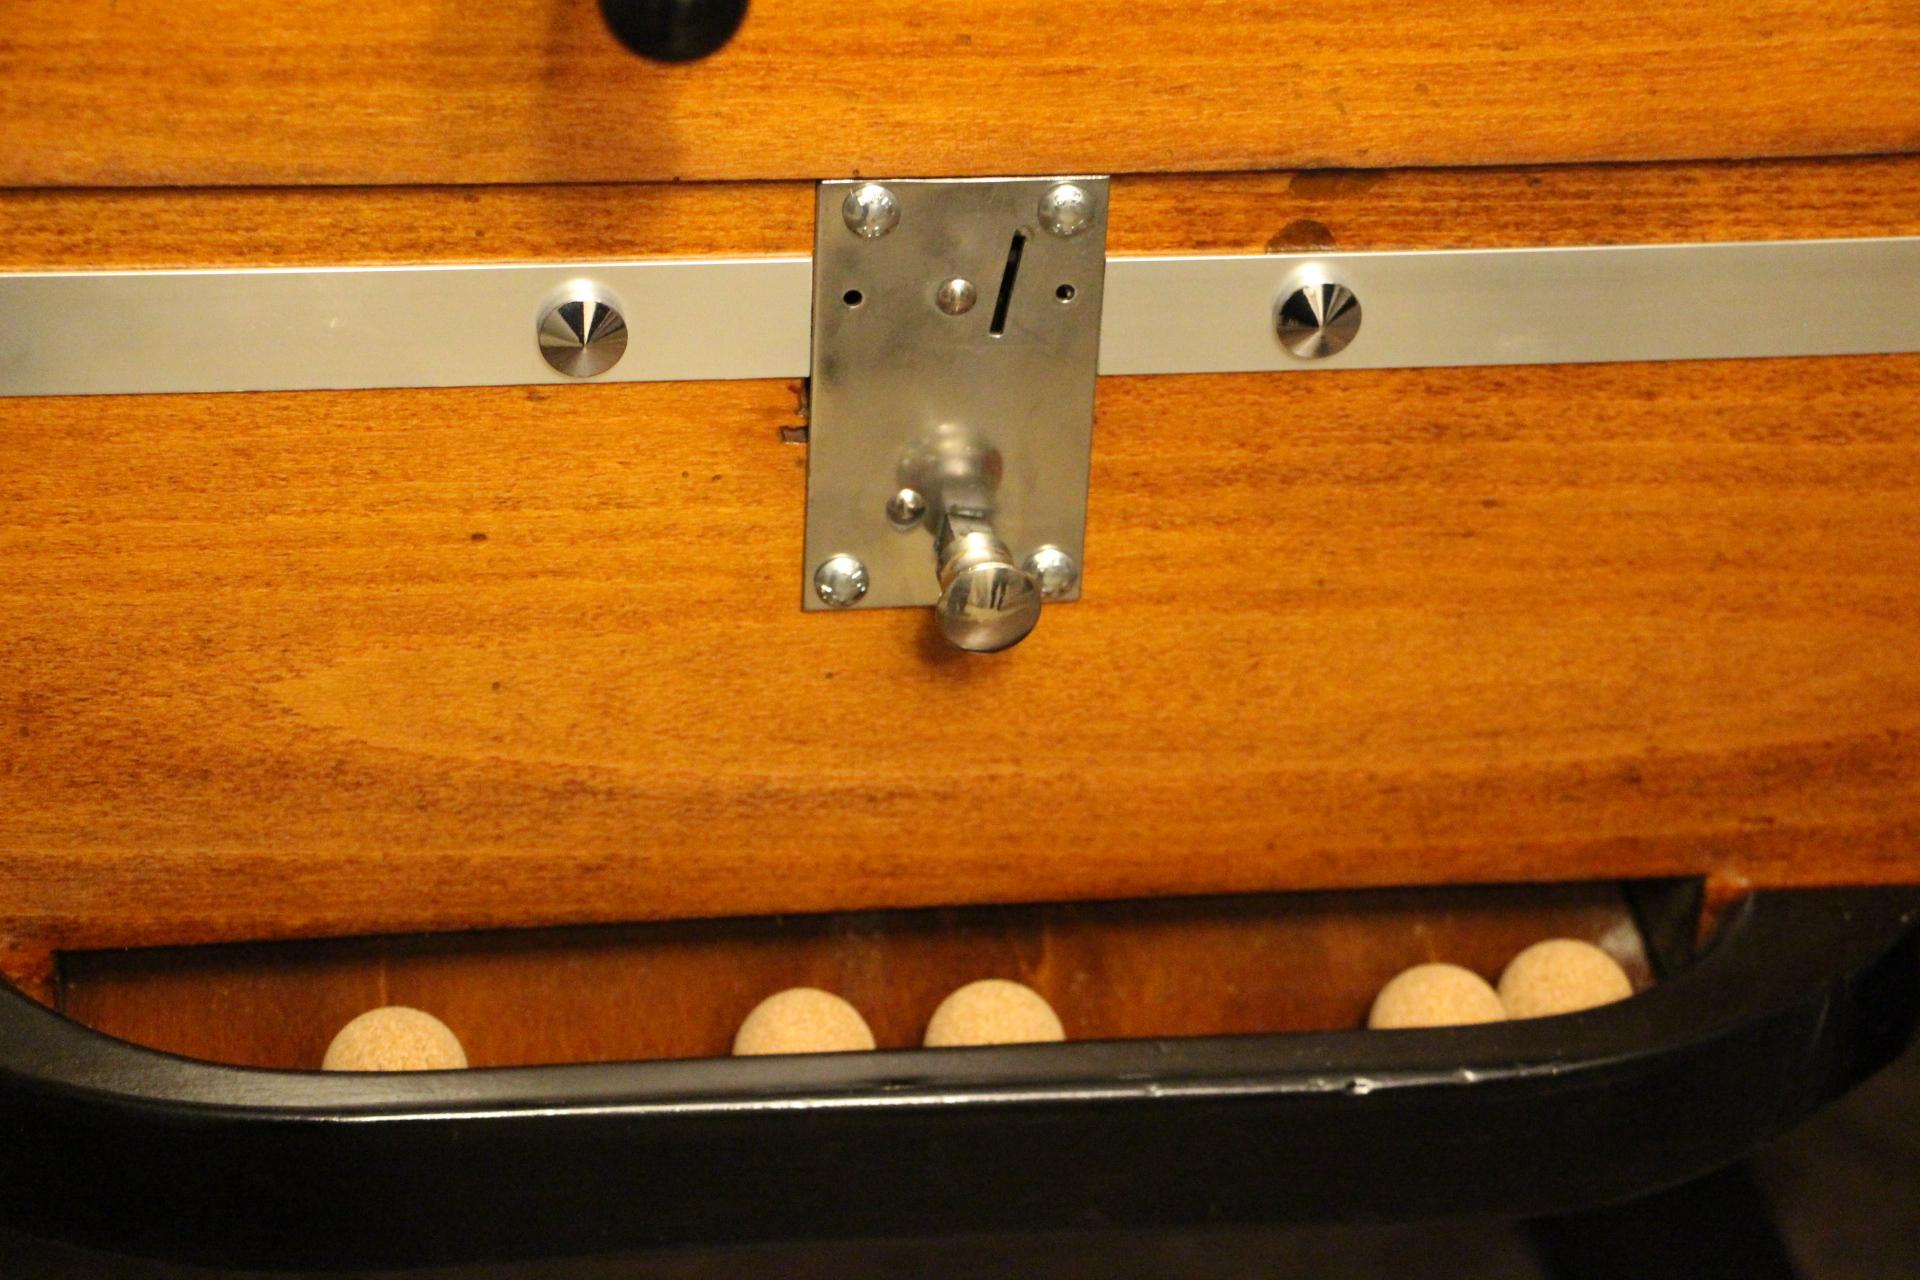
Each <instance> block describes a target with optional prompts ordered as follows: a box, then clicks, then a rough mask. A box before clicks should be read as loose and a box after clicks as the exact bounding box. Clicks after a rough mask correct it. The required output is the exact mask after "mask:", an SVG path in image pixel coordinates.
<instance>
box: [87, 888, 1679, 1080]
mask: <svg viewBox="0 0 1920 1280" xmlns="http://www.w3.org/2000/svg"><path fill="white" fill-rule="evenodd" d="M1550 937H1573V938H1581V939H1584V940H1587V941H1590V942H1594V943H1598V944H1600V945H1602V946H1604V947H1606V949H1607V950H1609V951H1610V952H1612V953H1613V954H1614V955H1615V956H1616V957H1617V958H1618V959H1619V960H1620V961H1621V962H1622V963H1623V964H1624V965H1625V966H1626V968H1627V970H1628V972H1629V974H1630V976H1631V977H1632V978H1633V979H1634V983H1635V985H1636V987H1644V986H1645V985H1647V983H1648V981H1649V980H1650V979H1649V975H1648V969H1647V963H1646V956H1645V952H1644V949H1643V947H1642V944H1641V940H1640V936H1639V934H1638V933H1637V932H1636V930H1635V929H1634V925H1633V921H1632V917H1631V916H1630V915H1629V913H1628V912H1627V910H1626V907H1625V905H1624V903H1623V902H1622V901H1621V898H1620V895H1619V892H1618V891H1617V890H1616V889H1614V888H1613V887H1612V886H1609V885H1562V886H1529V887H1526V888H1519V889H1515V888H1482V889H1471V890H1458V889H1453V890H1448V889H1441V890H1417V891H1405V890H1399V891H1387V892H1371V893H1325V894H1289V895H1284V896H1270V897H1250V898H1198V899H1186V900H1183V901H1177V902H1175V901H1162V902H1124V903H1101V904H1086V905H1058V906H1041V907H991V908H974V909H969V910H959V911H955V910H940V911H914V912H871V913H861V914H847V915H832V916H788V917H780V918H770V919H760V920H725V921H700V922H687V923H677V924H664V925H647V926H641V927H638V928H634V927H624V928H603V929H576V930H551V931H520V932H516V933H509V934H471V935H461V936H452V937H440V938H422V937H414V938H371V939H356V940H352V941H343V942H319V943H312V942H306V943H280V944H265V945H262V944H252V945H242V946H228V947H202V948H183V949H162V950H153V951H114V952H86V953H80V954H69V955H67V956H64V957H63V958H62V963H61V968H62V977H63V1004H62V1008H63V1011H64V1012H65V1013H66V1014H67V1015H68V1016H69V1017H72V1018H74V1019H76V1020H77V1021H79V1022H81V1023H84V1024H86V1025H87V1026H91V1027H94V1028H95V1029H97V1030H100V1031H105V1032H107V1033H109V1034H111V1035H116V1036H119V1037H121V1038H122V1039H126V1040H132V1041H134V1042H136V1043H139V1044H145V1045H149V1046H151V1047H154V1048H159V1049H166V1050H168V1051H170V1052H173V1053H181V1054H186V1055H187V1056H189V1057H197V1058H206V1059H211V1060H214V1061H220V1062H234V1063H240V1064H243V1065H247V1066H261V1067H290V1068H296V1069H301V1068H305V1069H311V1068H314V1067H317V1066H318V1065H319V1064H320V1059H321V1057H322V1055H323V1054H324V1053H325V1052H326V1047H327V1042H328V1041H329V1040H330V1039H331V1038H332V1037H333V1033H334V1032H335V1031H337V1030H339V1028H340V1027H341V1026H343V1025H345V1023H346V1022H347V1020H348V1019H350V1018H352V1017H354V1016H355V1015H357V1014H359V1013H361V1012H363V1011H365V1010H367V1009H371V1008H374V1007H376V1006H378V1005H382V1004H405V1005H411V1006H413V1007H415V1008H420V1009H426V1010H429V1011H431V1012H432V1013H434V1014H436V1015H437V1016H439V1017H440V1018H442V1019H444V1020H445V1021H446V1022H447V1023H448V1024H449V1025H450V1026H452V1027H453V1028H454V1029H455V1031H456V1033H457V1034H458V1035H459V1036H460V1039H461V1041H462V1043H463V1044H464V1045H465V1047H466V1050H467V1055H468V1059H469V1061H470V1062H471V1063H472V1065H474V1066H520V1065H530V1064H536V1063H551V1062H599V1061H622V1060H645V1059H655V1058H694V1057H712V1056H718V1055H724V1054H726V1053H727V1052H729V1050H730V1049H731V1046H732V1044H733V1033H734V1031H735V1030H736V1029H737V1028H738V1027H739V1025H740V1021H741V1019H743V1018H744V1017H746V1015H747V1012H748V1011H749V1010H751V1009H752V1008H753V1006H754V1005H755V1004H757V1003H758V1002H759V1001H760V1000H761V999H763V998H764V997H766V996H769V995H771V994H773V993H774V992H775V991H779V990H783V989H785V988H787V987H792V986H815V987H820V988H823V989H825V990H829V991H833V992H835V993H837V994H839V995H841V996H843V997H845V998H846V999H847V1000H849V1001H851V1002H852V1003H853V1005H854V1007H856V1008H857V1009H859V1010H860V1011H861V1014H862V1015H863V1016H864V1017H865V1018H866V1019H867V1022H868V1025H869V1026H871V1027H872V1028H873V1031H874V1038H875V1039H876V1040H877V1041H878V1043H879V1044H880V1046H881V1047H882V1048H889V1049H891V1048H907V1047H911V1046H915V1045H918V1044H919V1043H920V1039H921V1035H922V1033H923V1031H924V1030H925V1028H926V1023H927V1018H928V1017H929V1016H930V1015H931V1014H932V1013H933V1010H934V1008H935V1006H937V1005H938V1004H939V1003H940V1001H941V999H942V998H943V997H945V996H946V994H947V993H948V992H950V991H952V990H954V989H955V988H956V987H958V986H960V985H962V984H963V983H967V982H971V981H973V980H975V979H976V978H985V977H996V978H1010V979H1013V980H1014V981H1017V982H1024V983H1026V984H1028V985H1029V986H1031V987H1033V988H1034V989H1035V990H1037V991H1039V992H1040V993H1041V994H1042V995H1044V996H1046V997H1047V999H1048V1000H1049V1001H1050V1002H1051V1003H1052V1004H1053V1006H1054V1008H1055V1009H1056V1011H1058V1012H1059V1014H1060V1016H1061V1018H1062V1020H1063V1022H1064V1023H1065V1025H1066V1028H1067V1034H1068V1035H1069V1036H1070V1037H1071V1038H1073V1039H1076V1040H1096V1039H1132V1038H1139V1037H1150V1036H1194V1035H1220V1034H1240V1033H1248V1032H1262V1031H1307V1030H1331V1029H1336V1028H1347V1027H1355V1026H1359V1025H1360V1024H1361V1023H1362V1022H1363V1021H1364V1020H1365V1018H1366V1012H1367V1009H1368V1007H1369V1006H1370V1005H1371V1004H1372V1002H1373V997H1374V995H1375V994H1376V993H1377V992H1378V991H1379V989H1380V987H1381V986H1382V985H1384V984H1385V983H1386V981H1387V979H1388V978H1390V977H1392V976H1393V975H1394V974H1396V973H1398V972H1399V971H1400V970H1402V969H1404V968H1407V967H1408V966H1410V965H1415V964H1423V963H1426V962H1428V961H1433V960H1441V961H1445V962H1447V963H1450V964H1459V965H1464V966H1466V967H1467V968H1469V969H1473V970H1475V971H1476V972H1478V973H1481V974H1482V975H1484V976H1485V977H1486V978H1487V979H1488V980H1489V981H1494V980H1496V979H1498V977H1499V974H1500V970H1501V969H1502V968H1503V967H1505V965H1506V963H1507V961H1508V960H1510V959H1512V958H1513V956H1515V955H1516V954H1518V953H1519V952H1520V951H1521V950H1522V949H1523V948H1525V947H1528V946H1531V945H1532V944H1533V943H1535V942H1539V941H1541V940H1542V939H1545V938H1550Z"/></svg>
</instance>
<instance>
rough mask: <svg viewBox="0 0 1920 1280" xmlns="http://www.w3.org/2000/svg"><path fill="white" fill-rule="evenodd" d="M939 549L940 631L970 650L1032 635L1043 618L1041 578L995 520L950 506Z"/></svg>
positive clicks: (988, 650) (937, 610)
mask: <svg viewBox="0 0 1920 1280" xmlns="http://www.w3.org/2000/svg"><path fill="white" fill-rule="evenodd" d="M938 554H939V563H940V600H939V602H938V603H937V604H935V605H934V615H935V616H936V617H937V618H938V619H939V620H940V632H941V634H942V635H944V636H946V638H947V639H948V640H950V641H952V642H953V643H954V644H955V645H956V646H958V647H959V648H962V649H965V650H967V651H968V652H969V653H997V652H999V651H1000V650H1002V649H1007V648H1011V647H1012V646H1014V645H1016V644H1019V643H1020V642H1021V641H1022V640H1024V639H1026V638H1027V633H1028V632H1030V631H1032V630H1033V628H1034V624H1036V623H1037V622H1039V621H1040V582H1039V580H1038V579H1037V578H1035V577H1034V576H1033V575H1032V574H1030V573H1028V572H1027V571H1026V570H1025V569H1023V568H1021V567H1020V565H1019V564H1017V563H1016V562H1015V561H1014V559H1013V556H1012V555H1011V554H1009V553H1008V551H1007V546H1006V544H1005V543H1004V542H1001V541H1000V539H999V538H998V537H997V536H995V534H994V532H993V526H992V525H990V524H989V523H988V522H987V521H986V520H985V519H983V518H981V517H978V516H967V515H964V514H960V513H955V512H949V513H948V514H947V516H946V518H945V520H944V521H943V522H942V525H941V529H940V535H939V543H938Z"/></svg>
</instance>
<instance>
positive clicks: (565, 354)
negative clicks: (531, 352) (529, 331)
mask: <svg viewBox="0 0 1920 1280" xmlns="http://www.w3.org/2000/svg"><path fill="white" fill-rule="evenodd" d="M626 349H627V320H626V317H625V316H623V315H621V314H620V311H619V309H618V308H617V307H615V306H614V305H613V304H612V303H610V302H608V301H607V300H606V299H605V298H602V297H600V296H598V295H597V294H594V293H592V292H590V291H581V292H578V293H576V294H574V296H572V297H569V298H566V299H564V300H562V301H560V302H556V303H555V304H554V305H552V306H551V307H548V308H547V313H546V314H545V315H543V316H541V317H540V354H541V355H543V356H545V357H546V360H547V363H548V364H550V365H552V366H553V367H554V368H555V369H557V370H558V371H559V372H561V373H564V374H566V375H567V376H568V377H569V378H591V377H593V376H594V375H595V374H600V373H605V372H606V371H607V370H609V369H611V368H613V366H614V365H616V364H618V363H619V362H620V357H621V356H622V355H623V354H624V353H625V352H626Z"/></svg>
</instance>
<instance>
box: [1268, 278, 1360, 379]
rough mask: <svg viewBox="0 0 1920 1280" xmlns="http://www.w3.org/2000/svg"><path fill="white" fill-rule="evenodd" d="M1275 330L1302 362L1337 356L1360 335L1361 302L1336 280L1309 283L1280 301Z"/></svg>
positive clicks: (1300, 286)
mask: <svg viewBox="0 0 1920 1280" xmlns="http://www.w3.org/2000/svg"><path fill="white" fill-rule="evenodd" d="M1273 327H1274V332H1276V333H1278V334H1279V335H1280V345H1281V346H1283V347H1285V348H1286V349H1287V350H1288V351H1289V352H1291V353H1292V354H1294V355H1296V356H1298V357H1299V358H1300V359H1302V360H1320V359H1323V358H1325V357H1327V356H1331V355H1338V354H1339V353H1340V352H1342V351H1345V350H1346V349H1347V345H1348V344H1349V343H1351V342H1352V341H1353V339H1354V336H1355V335H1356V334H1358V333H1359V332H1360V299H1359V298H1358V297H1356V296H1355V295H1354V292H1353V290H1351V289H1349V288H1347V286H1345V285H1343V284H1341V283H1340V282H1339V281H1337V280H1320V279H1314V280H1308V281H1306V282H1305V283H1302V284H1299V285H1296V286H1295V287H1294V288H1293V290H1292V291H1291V292H1289V293H1288V294H1287V296H1286V297H1284V298H1282V299H1281V300H1280V305H1279V306H1278V307H1277V308H1275V310H1274V314H1273Z"/></svg>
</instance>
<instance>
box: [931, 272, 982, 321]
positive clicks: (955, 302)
mask: <svg viewBox="0 0 1920 1280" xmlns="http://www.w3.org/2000/svg"><path fill="white" fill-rule="evenodd" d="M979 297H980V295H979V294H978V293H976V292H975V291H974V287H973V281H971V280H962V279H961V278H960V277H959V276H955V277H954V278H953V279H951V280H949V281H947V282H946V283H945V284H942V285H941V286H940V291H939V292H938V293H936V294H934V295H933V304H934V305H935V306H937V307H939V308H940V309H941V310H942V311H944V312H946V313H947V314H948V315H950V316H963V315H965V314H967V312H969V311H971V310H973V304H974V303H975V302H977V301H979Z"/></svg>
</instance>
